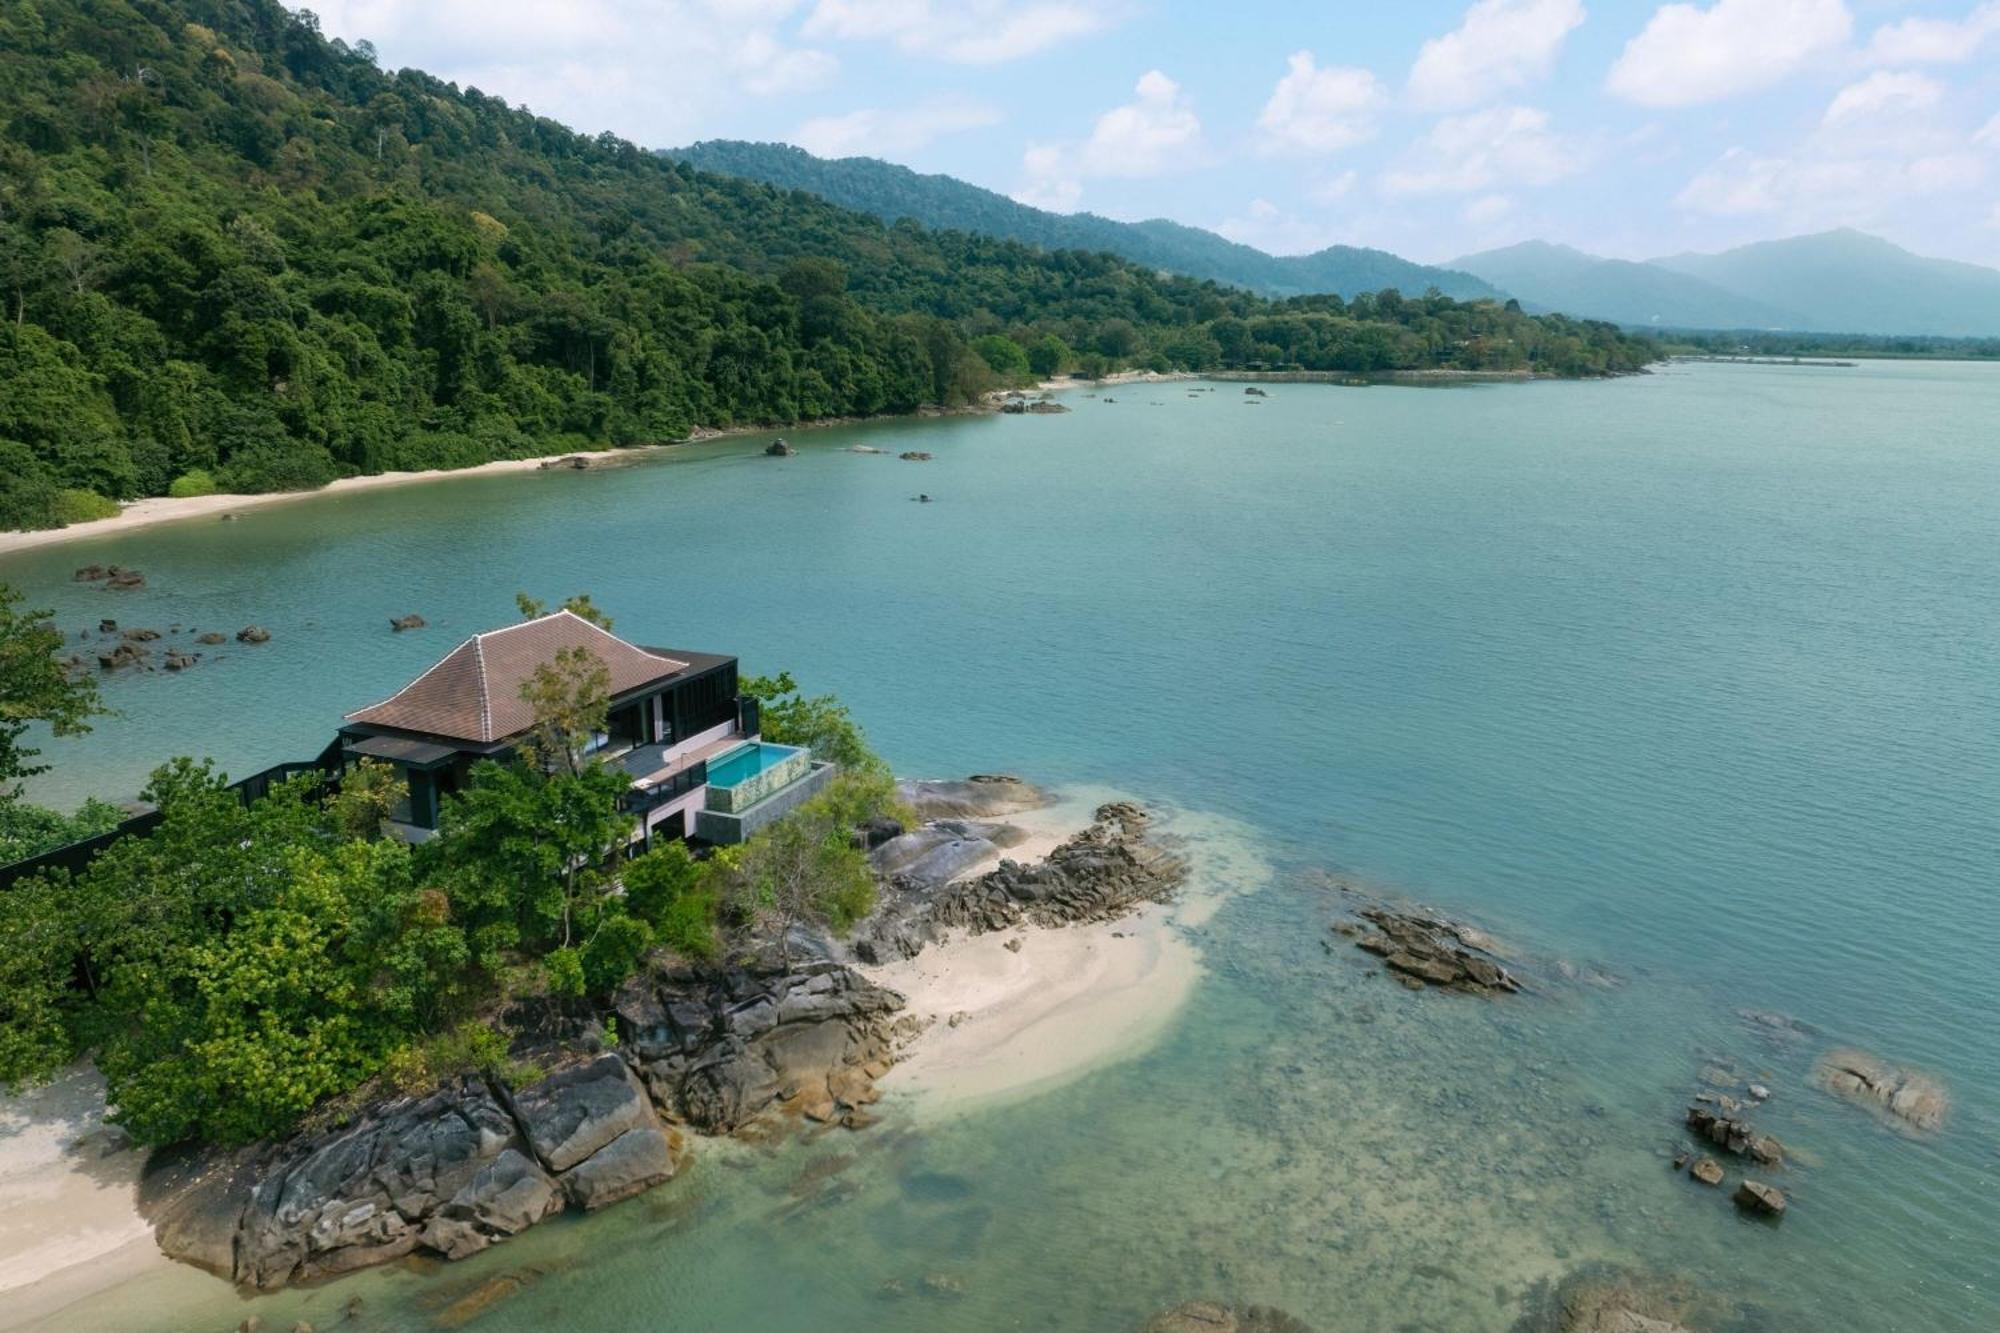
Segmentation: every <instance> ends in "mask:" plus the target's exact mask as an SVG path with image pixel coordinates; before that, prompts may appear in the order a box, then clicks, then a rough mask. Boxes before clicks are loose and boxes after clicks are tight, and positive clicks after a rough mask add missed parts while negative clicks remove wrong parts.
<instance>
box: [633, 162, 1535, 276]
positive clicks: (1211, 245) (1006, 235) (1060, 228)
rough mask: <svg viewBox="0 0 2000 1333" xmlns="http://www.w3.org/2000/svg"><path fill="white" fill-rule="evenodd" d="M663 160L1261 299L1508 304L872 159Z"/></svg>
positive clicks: (1343, 254)
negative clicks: (1114, 258) (1395, 293)
mask: <svg viewBox="0 0 2000 1333" xmlns="http://www.w3.org/2000/svg"><path fill="white" fill-rule="evenodd" d="M665 151H666V156H668V157H671V158H675V159H678V160H680V161H683V162H686V163H688V164H690V165H692V166H694V167H697V168H699V169H701V170H703V171H713V172H716V173H719V174H721V175H725V176H742V177H747V178H748V179H750V180H757V181H763V182H764V183H766V184H768V185H776V186H778V187H780V188H783V189H789V190H804V191H806V192H807V193H809V194H816V195H818V196H820V197H821V198H823V199H828V200H831V201H832V202H834V203H836V204H840V205H842V206H843V207H846V208H852V209H855V210H856V211H858V212H863V213H872V214H874V215H875V216H876V217H879V218H881V219H883V220H884V221H885V222H895V221H898V220H900V219H902V218H910V219H912V220H914V221H916V222H920V223H922V224H923V225H924V226H926V227H941V228H949V229H951V230H955V231H970V232H978V233H980V234H982V235H986V236H997V237H1000V238H1002V239H1004V240H1010V241H1020V242H1022V243H1023V244H1026V245H1035V246H1040V247H1041V248H1042V249H1044V250H1090V251H1107V252H1109V253H1111V254H1114V255H1118V256H1120V257H1122V258H1124V259H1129V260H1131V261H1132V262H1133V263H1135V264H1144V265H1147V266H1148V267H1151V268H1156V269H1162V270H1164V271H1166V272H1169V273H1179V274H1182V275H1184V276H1186V277H1191V278H1213V279H1214V280H1215V281H1217V282H1223V283H1228V284H1229V285H1230V286H1232V287H1243V288H1247V289H1249V290H1250V291H1254V292H1259V293H1261V294H1263V295H1265V296H1277V297H1285V296H1306V295H1310V294H1313V293H1319V292H1338V293H1339V294H1340V295H1342V296H1353V295H1354V294H1355V293H1357V292H1378V291H1381V290H1382V289H1383V288H1384V287H1394V288H1396V289H1398V290H1399V291H1402V292H1405V293H1408V294H1410V295H1416V294H1417V293H1420V292H1422V291H1424V290H1426V289H1427V288H1431V287H1436V288H1437V289H1438V290H1439V291H1441V292H1443V293H1444V294H1445V295H1446V296H1451V297H1456V298H1458V299H1460V300H1467V301H1469V300H1476V299H1478V298H1480V297H1497V298H1501V299H1504V294H1503V293H1501V292H1498V291H1496V290H1495V289H1494V288H1493V286H1492V285H1491V284H1490V283H1488V282H1486V281H1484V280H1482V279H1480V278H1477V277H1475V276H1473V275H1472V274H1470V273H1460V272H1455V271H1453V270H1451V269H1446V268H1434V267H1432V266H1430V265H1428V264H1415V263H1412V262H1410V261H1409V260H1407V259H1403V258H1400V257H1399V256H1396V255H1392V254H1390V253H1389V252H1388V251H1386V250H1369V249H1363V248H1361V247H1358V246H1352V245H1335V246H1330V247H1328V248H1327V249H1325V250H1319V251H1316V252H1314V253H1313V254H1309V255H1286V256H1279V255H1267V254H1265V253H1264V252H1263V251H1262V250H1257V249H1253V248H1252V247H1250V246H1247V245H1239V244H1238V243H1237V242H1235V241H1232V240H1229V239H1228V238H1227V237H1224V236H1218V235H1216V234H1215V233H1214V232H1212V231H1203V230H1202V229H1201V228H1199V227H1186V226H1182V225H1181V224H1180V223H1178V222H1169V221H1167V220H1166V219H1164V218H1154V219H1152V220H1151V221H1148V222H1115V221H1113V220H1112V219H1110V218H1103V217H1098V216H1097V215H1096V214H1094V213H1050V212H1048V211H1046V210H1044V209H1040V208H1030V207H1029V206H1028V205H1026V204H1019V203H1016V202H1014V201H1013V200H1012V199H1009V198H1008V197H1007V196H1006V195H1004V194H996V193H995V192H993V191H992V190H982V189H981V188H979V187H978V186H977V185H968V184H967V183H965V182H964V181H962V180H958V179H956V178H954V177H951V176H927V175H922V174H920V173H918V172H915V171H912V170H910V169H909V168H908V167H901V166H897V165H896V164H894V163H893V162H883V161H881V160H880V159H877V158H872V157H843V158H838V159H827V158H819V157H814V156H813V155H812V154H811V153H808V152H806V151H805V150H804V149H803V148H794V147H792V146H790V145H789V144H778V143H747V142H744V141H742V140H737V139H712V140H709V141H707V142H705V143H698V144H693V145H691V146H689V147H687V148H670V149H667V150H665Z"/></svg>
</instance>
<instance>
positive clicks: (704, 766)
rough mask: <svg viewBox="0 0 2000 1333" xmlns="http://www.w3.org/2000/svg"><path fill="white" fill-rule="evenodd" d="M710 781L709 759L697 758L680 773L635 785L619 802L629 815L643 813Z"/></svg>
mask: <svg viewBox="0 0 2000 1333" xmlns="http://www.w3.org/2000/svg"><path fill="white" fill-rule="evenodd" d="M707 781H708V761H707V760H706V759H697V760H695V761H694V762H693V763H692V764H689V765H688V766H687V767H686V768H684V769H682V770H681V771H680V772H678V773H671V774H669V775H667V776H666V777H664V778H662V779H660V780H659V781H658V782H655V783H652V784H650V785H648V786H644V787H636V786H635V787H634V788H632V790H631V791H629V792H626V793H625V795H624V796H623V797H621V798H620V801H619V804H620V805H622V806H623V807H624V810H625V813H626V814H629V815H643V814H645V813H646V812H647V811H649V810H657V809H659V808H660V807H661V806H663V805H665V804H666V803H667V802H668V801H671V800H673V799H675V798H676V797H680V796H685V795H687V794H688V793H689V792H691V791H693V790H694V789H695V788H696V787H699V786H702V785H704V784H705V783H707Z"/></svg>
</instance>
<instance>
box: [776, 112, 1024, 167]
mask: <svg viewBox="0 0 2000 1333" xmlns="http://www.w3.org/2000/svg"><path fill="white" fill-rule="evenodd" d="M1000 120H1001V116H1000V113H999V112H998V111H996V110H995V109H994V108H992V107H990V106H985V105H983V104H981V103H978V102H926V103H924V104H922V105H920V106H912V107H901V108H898V109H895V110H885V109H883V108H880V107H863V108H861V109H860V110H857V111H849V112H847V113H846V114H845V115H840V116H815V117H813V118H812V119H811V120H808V121H806V122H805V123H804V124H802V125H800V126H799V127H798V129H796V130H794V131H793V132H792V142H793V143H796V144H797V145H798V146H799V147H801V148H803V149H805V150H806V151H807V152H808V153H815V154H817V155H818V156H820V157H852V156H855V155H857V154H863V153H865V154H868V155H870V156H875V157H883V156H896V155H900V154H904V153H913V152H915V151H916V150H917V149H919V148H922V147H923V146H925V145H926V144H929V143H932V142H935V141H936V140H938V139H942V138H944V137H945V136H946V135H950V134H961V133H963V132H965V131H966V130H977V129H984V128H985V127H986V126H988V125H997V124H999V123H1000Z"/></svg>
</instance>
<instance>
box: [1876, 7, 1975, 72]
mask: <svg viewBox="0 0 2000 1333" xmlns="http://www.w3.org/2000/svg"><path fill="white" fill-rule="evenodd" d="M1995 40H2000V0H1986V3H1985V4H1982V5H1980V6H1979V7H1978V8H1977V9H1975V10H1973V11H1972V12H1971V13H1970V14H1967V15H1966V16H1965V17H1964V18H1963V19H1961V20H1956V21H1954V20H1952V19H1933V18H1907V19H1904V20H1903V21H1902V22H1901V23H1891V24H1887V25H1885V26H1883V27H1880V28H1877V29H1876V30H1875V36H1874V37H1873V38H1872V39H1871V40H1870V41H1869V43H1868V50H1867V53H1866V54H1867V57H1868V59H1870V60H1872V61H1874V62H1875V63H1877V64H1881V65H1956V64H1962V63H1964V62H1965V61H1968V60H1970V59H1972V58H1973V57H1974V56H1976V55H1978V54H1979V52H1980V50H1981V49H1982V48H1983V47H1985V45H1986V44H1987V43H1988V42H1990V41H1995Z"/></svg>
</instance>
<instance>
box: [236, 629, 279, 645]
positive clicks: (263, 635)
mask: <svg viewBox="0 0 2000 1333" xmlns="http://www.w3.org/2000/svg"><path fill="white" fill-rule="evenodd" d="M270 641H271V631H269V630H267V629H265V628H264V627H263V626H262V625H245V626H244V627H243V628H242V629H240V630H237V631H236V642H238V643H269V642H270Z"/></svg>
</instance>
